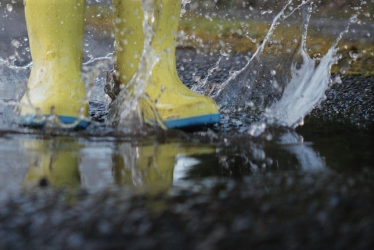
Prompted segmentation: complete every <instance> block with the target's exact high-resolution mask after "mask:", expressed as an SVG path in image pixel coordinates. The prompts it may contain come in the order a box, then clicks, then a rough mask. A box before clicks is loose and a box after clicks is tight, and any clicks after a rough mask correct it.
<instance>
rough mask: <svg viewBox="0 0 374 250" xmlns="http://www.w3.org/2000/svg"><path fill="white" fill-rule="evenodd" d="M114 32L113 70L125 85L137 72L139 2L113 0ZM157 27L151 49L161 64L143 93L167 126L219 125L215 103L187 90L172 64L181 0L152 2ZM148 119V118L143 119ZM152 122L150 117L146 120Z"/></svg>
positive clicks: (140, 40) (141, 38) (141, 42)
mask: <svg viewBox="0 0 374 250" xmlns="http://www.w3.org/2000/svg"><path fill="white" fill-rule="evenodd" d="M113 2H114V7H115V29H116V50H115V53H116V56H117V64H116V71H117V73H118V75H119V76H118V79H119V81H120V84H126V83H128V81H129V80H130V79H131V78H132V76H133V75H134V74H135V72H136V71H137V69H138V64H139V61H140V56H141V55H142V50H143V45H144V34H143V27H142V22H143V12H142V6H141V1H139V0H113ZM155 5H156V6H155V9H156V15H155V17H156V18H158V20H157V21H156V22H158V26H157V28H156V30H155V37H154V40H153V43H152V47H153V49H154V50H155V52H156V53H157V54H158V55H159V56H160V61H159V62H158V63H157V65H156V66H155V67H154V69H153V72H152V84H150V85H149V86H148V87H147V89H146V92H147V94H148V95H149V96H150V98H151V99H152V101H154V102H156V100H157V103H156V108H157V110H158V113H159V114H160V116H161V118H162V120H163V121H164V122H165V124H166V125H167V126H168V127H187V126H196V125H206V124H213V123H217V122H219V111H218V107H217V105H216V103H215V102H214V101H213V100H212V99H210V98H208V97H205V96H202V95H198V94H196V93H194V92H192V91H190V90H189V89H188V88H187V87H185V86H184V85H183V83H182V82H181V81H180V79H179V77H178V74H177V71H176V62H175V43H176V35H177V32H178V25H179V16H180V8H181V3H180V0H155ZM145 118H146V119H147V117H145ZM149 119H150V120H151V119H152V118H151V117H149Z"/></svg>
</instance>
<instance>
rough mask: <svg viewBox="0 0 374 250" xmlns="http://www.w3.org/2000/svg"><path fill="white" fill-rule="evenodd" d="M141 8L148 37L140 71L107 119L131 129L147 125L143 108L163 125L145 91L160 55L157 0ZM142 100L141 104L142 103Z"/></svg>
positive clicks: (112, 106) (116, 102) (122, 92)
mask: <svg viewBox="0 0 374 250" xmlns="http://www.w3.org/2000/svg"><path fill="white" fill-rule="evenodd" d="M142 10H143V13H144V19H143V32H144V34H145V35H144V37H145V39H144V47H143V51H142V55H141V58H140V62H139V65H138V71H137V72H136V73H135V74H134V76H133V77H132V79H131V80H130V81H129V83H127V84H126V86H124V87H123V89H122V90H121V92H120V93H119V95H118V96H117V98H116V99H115V101H114V102H113V103H112V104H111V108H110V111H109V114H108V119H109V120H110V121H111V122H112V123H114V124H115V125H117V126H119V127H120V128H121V129H125V130H127V131H129V132H130V131H134V130H136V129H137V128H139V121H140V123H141V124H144V120H143V114H142V112H143V110H142V109H143V108H151V109H152V110H153V113H154V118H155V119H154V120H155V121H157V122H158V124H160V125H161V126H163V127H164V125H163V123H162V121H161V119H160V118H159V116H158V114H157V111H156V110H155V108H154V103H152V101H151V100H150V98H149V97H148V96H147V94H146V92H145V89H146V87H147V86H148V85H149V84H150V83H151V79H152V70H153V68H154V66H155V65H156V64H157V62H158V61H159V55H158V54H157V53H156V52H155V51H154V50H153V48H152V46H151V44H152V41H153V38H154V35H155V28H156V27H157V22H158V19H157V18H156V16H155V15H156V11H157V10H156V9H155V4H154V1H153V0H144V1H142ZM111 88H114V83H112V86H111ZM140 103H141V105H139V104H140Z"/></svg>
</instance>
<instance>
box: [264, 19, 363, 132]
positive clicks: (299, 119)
mask: <svg viewBox="0 0 374 250" xmlns="http://www.w3.org/2000/svg"><path fill="white" fill-rule="evenodd" d="M309 18H310V12H309V13H308V17H307V19H306V20H305V24H304V32H303V38H302V46H301V48H300V51H299V53H300V55H301V56H302V60H303V62H302V64H301V66H300V68H297V66H296V64H293V65H292V67H291V80H290V82H289V83H288V84H287V86H286V88H285V89H284V91H283V94H282V97H281V99H280V100H279V101H276V102H274V103H273V104H272V105H271V106H270V107H269V109H268V110H267V112H266V114H265V117H266V118H267V119H270V120H271V119H275V120H276V122H277V123H278V124H281V125H284V126H287V127H295V126H298V125H300V124H302V123H303V118H304V117H305V116H306V115H307V114H308V113H309V112H310V111H312V109H313V108H314V107H315V106H316V105H318V104H319V103H320V102H321V101H322V100H324V98H325V92H326V90H327V89H328V88H329V86H330V82H331V81H330V78H331V66H332V65H333V64H334V63H336V61H337V60H338V59H339V58H338V56H337V50H338V49H337V45H338V43H339V42H340V40H341V39H342V37H343V34H344V33H347V32H348V30H349V26H350V24H351V23H353V22H354V20H355V19H356V18H357V16H353V17H352V18H351V19H350V21H349V23H348V25H347V27H346V29H345V30H344V31H342V32H341V33H340V34H339V37H338V38H337V39H336V41H335V43H334V45H333V46H332V47H331V48H330V49H329V51H328V52H327V53H326V55H325V56H323V58H322V59H321V60H320V62H319V64H318V66H316V60H314V59H311V58H310V57H309V55H308V54H307V53H306V49H305V44H306V33H307V27H308V22H309Z"/></svg>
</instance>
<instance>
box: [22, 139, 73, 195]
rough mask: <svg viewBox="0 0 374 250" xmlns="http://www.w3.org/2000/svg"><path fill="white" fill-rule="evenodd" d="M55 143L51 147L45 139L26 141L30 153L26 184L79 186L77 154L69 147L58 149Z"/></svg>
mask: <svg viewBox="0 0 374 250" xmlns="http://www.w3.org/2000/svg"><path fill="white" fill-rule="evenodd" d="M57 145H58V143H56V146H55V145H52V147H51V146H50V145H49V143H48V142H47V141H43V140H40V141H39V140H29V141H27V142H26V145H25V146H26V148H27V150H28V151H29V152H30V153H31V154H32V158H31V161H30V162H31V165H30V168H29V171H28V174H27V176H26V180H25V181H26V183H27V184H37V185H39V186H49V185H52V186H54V187H70V188H78V187H79V186H80V173H79V168H78V154H76V153H75V152H72V151H71V149H69V150H63V149H59V148H58V146H57ZM78 150H79V149H77V151H78Z"/></svg>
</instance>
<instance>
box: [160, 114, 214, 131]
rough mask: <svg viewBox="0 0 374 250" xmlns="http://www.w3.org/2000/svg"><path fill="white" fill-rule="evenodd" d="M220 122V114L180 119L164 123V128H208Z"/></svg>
mask: <svg viewBox="0 0 374 250" xmlns="http://www.w3.org/2000/svg"><path fill="white" fill-rule="evenodd" d="M220 120H221V116H220V114H219V113H218V114H209V115H202V116H194V117H189V118H182V119H176V120H168V121H164V123H165V125H166V127H168V128H189V127H199V126H208V125H213V124H216V123H219V122H220Z"/></svg>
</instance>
